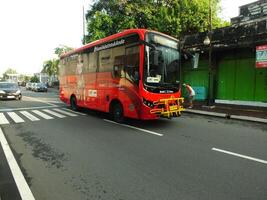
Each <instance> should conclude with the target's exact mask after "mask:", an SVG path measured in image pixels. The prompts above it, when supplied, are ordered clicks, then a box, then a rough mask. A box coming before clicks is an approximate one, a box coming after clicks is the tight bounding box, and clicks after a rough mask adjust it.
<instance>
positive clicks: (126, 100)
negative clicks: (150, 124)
mask: <svg viewBox="0 0 267 200" xmlns="http://www.w3.org/2000/svg"><path fill="white" fill-rule="evenodd" d="M179 63H180V54H179V42H178V40H177V39H175V38H173V37H170V36H168V35H165V34H162V33H159V32H156V31H151V30H146V29H129V30H125V31H123V32H120V33H117V34H114V35H111V36H109V37H106V38H103V39H100V40H97V41H94V42H92V43H89V44H87V45H85V46H82V47H80V48H78V49H76V50H74V51H71V52H68V53H66V54H64V55H62V56H61V57H60V65H59V81H60V99H61V100H62V101H63V102H65V103H67V104H68V105H70V106H71V108H72V109H73V110H77V109H78V108H79V107H85V108H89V109H94V110H98V111H102V112H108V113H110V114H111V116H112V117H113V119H114V121H117V122H122V121H123V119H124V117H127V118H135V119H141V120H149V119H158V118H159V117H168V118H171V117H177V116H180V115H181V111H182V110H183V107H182V103H183V98H181V83H180V64H179Z"/></svg>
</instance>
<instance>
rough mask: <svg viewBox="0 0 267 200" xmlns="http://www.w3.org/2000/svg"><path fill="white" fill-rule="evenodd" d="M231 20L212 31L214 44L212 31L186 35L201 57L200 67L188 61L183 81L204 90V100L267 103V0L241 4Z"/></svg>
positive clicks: (187, 44) (189, 43)
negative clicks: (206, 40) (206, 42)
mask: <svg viewBox="0 0 267 200" xmlns="http://www.w3.org/2000/svg"><path fill="white" fill-rule="evenodd" d="M231 22H232V25H231V26H228V27H224V28H219V29H215V30H213V31H212V32H211V33H210V34H211V45H210V46H205V45H204V44H203V41H204V39H205V37H206V36H207V35H208V34H209V33H198V34H195V35H190V36H186V37H185V46H184V48H185V49H187V50H190V51H194V52H197V53H199V54H200V56H199V63H198V67H197V68H193V67H192V65H191V63H189V62H185V64H184V65H183V69H182V77H183V81H184V82H188V83H190V84H191V85H192V86H193V87H194V88H196V89H197V90H198V89H199V88H200V89H201V90H200V93H204V95H203V94H201V95H199V97H198V95H197V99H200V100H204V99H208V98H210V99H211V100H212V101H213V102H218V103H237V104H244V105H250V104H251V105H258V106H267V0H261V1H257V2H254V3H251V4H247V5H244V6H241V7H240V16H238V17H236V18H233V19H232V20H231ZM209 48H211V52H212V53H211V59H210V60H209V50H210V49H209ZM200 96H201V98H200Z"/></svg>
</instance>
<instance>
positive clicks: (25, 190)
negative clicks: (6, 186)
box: [0, 127, 35, 200]
mask: <svg viewBox="0 0 267 200" xmlns="http://www.w3.org/2000/svg"><path fill="white" fill-rule="evenodd" d="M0 143H1V145H2V148H3V151H4V154H5V156H6V159H7V163H8V165H9V168H10V170H11V173H12V176H13V178H14V180H15V183H16V185H17V188H18V191H19V193H20V197H21V199H22V200H35V198H34V196H33V194H32V191H31V189H30V187H29V185H28V183H27V182H26V180H25V178H24V176H23V174H22V172H21V170H20V168H19V165H18V163H17V161H16V159H15V157H14V155H13V153H12V151H11V149H10V147H9V145H8V142H7V140H6V137H5V135H4V132H3V130H2V128H1V127H0Z"/></svg>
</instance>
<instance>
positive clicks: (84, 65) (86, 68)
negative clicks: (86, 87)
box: [83, 53, 89, 73]
mask: <svg viewBox="0 0 267 200" xmlns="http://www.w3.org/2000/svg"><path fill="white" fill-rule="evenodd" d="M88 57H89V54H88V53H84V54H83V68H84V70H83V71H84V72H85V73H88V72H89V63H88Z"/></svg>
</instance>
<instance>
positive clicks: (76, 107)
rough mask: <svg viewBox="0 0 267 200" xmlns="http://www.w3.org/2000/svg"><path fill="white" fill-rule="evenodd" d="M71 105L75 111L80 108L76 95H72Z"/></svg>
mask: <svg viewBox="0 0 267 200" xmlns="http://www.w3.org/2000/svg"><path fill="white" fill-rule="evenodd" d="M70 107H71V109H72V110H74V111H77V110H78V106H77V100H76V97H75V96H71V98H70Z"/></svg>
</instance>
